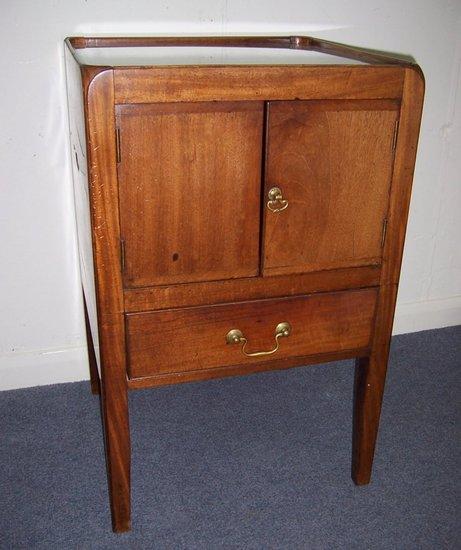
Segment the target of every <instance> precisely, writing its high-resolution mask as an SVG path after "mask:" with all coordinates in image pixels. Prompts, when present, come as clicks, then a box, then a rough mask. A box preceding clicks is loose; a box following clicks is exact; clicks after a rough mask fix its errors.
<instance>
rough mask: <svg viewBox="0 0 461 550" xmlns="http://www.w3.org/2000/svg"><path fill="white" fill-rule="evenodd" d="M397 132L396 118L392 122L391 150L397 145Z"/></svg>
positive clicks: (397, 122) (397, 123)
mask: <svg viewBox="0 0 461 550" xmlns="http://www.w3.org/2000/svg"><path fill="white" fill-rule="evenodd" d="M398 134H399V121H398V120H396V121H395V123H394V135H393V136H392V150H393V151H395V147H396V145H397V136H398Z"/></svg>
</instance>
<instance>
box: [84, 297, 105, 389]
mask: <svg viewBox="0 0 461 550" xmlns="http://www.w3.org/2000/svg"><path fill="white" fill-rule="evenodd" d="M83 308H84V310H85V330H86V343H87V346H88V362H89V364H90V382H91V393H93V394H95V395H98V394H99V393H101V388H100V383H99V372H98V364H97V361H96V353H95V351H94V345H93V337H92V335H91V327H90V318H89V316H88V308H87V306H86V300H85V294H83Z"/></svg>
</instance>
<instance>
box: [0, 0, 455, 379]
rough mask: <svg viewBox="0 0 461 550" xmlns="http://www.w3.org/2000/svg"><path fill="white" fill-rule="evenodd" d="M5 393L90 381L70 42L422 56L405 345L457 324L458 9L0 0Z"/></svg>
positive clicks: (434, 1) (417, 0)
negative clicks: (237, 43)
mask: <svg viewBox="0 0 461 550" xmlns="http://www.w3.org/2000/svg"><path fill="white" fill-rule="evenodd" d="M0 13H1V18H0V46H1V48H0V51H1V60H0V75H1V79H2V81H1V86H0V100H1V101H0V152H1V162H0V185H1V195H0V234H1V241H0V242H1V246H0V266H1V269H0V278H1V279H0V389H7V388H15V387H25V386H31V385H36V384H51V383H54V382H65V381H70V380H79V379H83V378H87V365H86V355H85V343H84V328H83V321H82V309H81V303H80V290H79V288H80V287H79V280H78V268H77V263H76V257H77V256H76V250H75V243H76V240H75V229H74V226H75V222H74V214H73V207H72V200H73V199H72V189H71V181H70V167H69V155H68V150H67V147H68V143H67V118H66V117H67V114H66V99H65V81H64V64H63V44H62V41H63V39H64V37H66V36H69V35H78V34H87V35H91V34H92V33H106V34H117V33H121V34H136V33H138V34H140V33H144V34H164V35H168V34H207V33H210V34H226V33H228V34H238V33H241V34H251V33H256V34H261V33H274V34H303V33H304V34H312V35H314V36H318V37H323V38H327V39H330V40H336V41H338V42H345V43H350V44H354V45H358V46H364V47H369V48H375V49H383V50H388V51H395V52H400V53H404V54H411V55H413V56H414V57H415V58H416V59H417V61H418V62H419V63H420V65H421V66H422V68H423V70H424V73H425V75H426V84H427V88H426V103H425V111H424V118H423V127H422V135H421V140H420V150H419V155H418V162H417V169H416V177H415V187H414V193H413V199H412V205H411V213H410V223H409V230H408V236H407V244H406V248H405V258H404V265H403V272H402V282H401V290H400V294H399V302H398V310H397V317H396V324H395V329H396V332H409V331H414V330H421V329H426V328H434V327H439V326H445V325H449V324H457V323H460V322H461V297H460V295H461V246H460V245H459V239H460V237H461V226H460V220H461V216H460V215H459V212H460V206H461V204H460V202H461V201H460V198H461V197H460V194H461V191H460V189H461V186H460V174H461V161H460V159H461V155H460V151H461V80H460V64H461V2H460V1H459V0H453V1H448V0H431V1H429V0H388V1H386V2H383V1H382V0H368V1H367V2H364V1H363V0H353V1H349V2H342V1H341V0H318V1H316V2H308V1H306V0H285V1H284V2H277V1H273V0H258V1H252V2H249V1H248V0H246V1H242V0H236V1H232V0H196V1H195V2H191V1H190V0H177V1H165V0H164V1H152V0H125V1H120V0H67V1H65V0H40V2H36V1H33V0H0Z"/></svg>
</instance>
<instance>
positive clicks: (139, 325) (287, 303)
mask: <svg viewBox="0 0 461 550" xmlns="http://www.w3.org/2000/svg"><path fill="white" fill-rule="evenodd" d="M375 303H376V290H375V289H366V290H357V291H348V292H338V293H326V294H316V295H311V296H301V297H299V296H298V297H292V298H282V299H274V300H261V301H255V302H242V303H237V304H225V305H215V306H208V307H196V308H187V309H174V310H164V311H159V312H152V313H134V314H128V315H127V316H126V323H127V348H128V356H129V361H128V372H129V376H130V377H131V378H140V377H143V376H152V375H154V374H162V373H172V372H183V371H193V370H202V369H209V368H216V367H223V366H230V365H239V364H241V365H250V364H252V363H260V362H264V361H266V360H270V359H273V358H274V357H275V356H274V357H272V356H266V357H247V356H245V355H244V354H243V353H242V350H241V346H240V345H229V344H226V335H227V333H228V332H229V331H230V330H231V329H239V330H241V331H242V333H243V334H244V336H245V337H246V338H247V339H248V351H249V352H254V351H261V350H262V351H265V350H270V349H272V348H273V347H274V342H275V339H274V330H275V327H276V326H277V325H278V324H279V323H281V322H288V323H290V324H291V326H292V334H290V336H289V337H287V338H283V339H281V340H280V349H279V350H278V351H277V352H276V358H280V359H284V358H287V357H296V356H306V355H316V354H321V353H329V352H335V351H336V352H339V351H344V350H348V349H353V348H363V347H367V346H368V344H369V340H370V335H371V332H372V325H373V320H374V312H375Z"/></svg>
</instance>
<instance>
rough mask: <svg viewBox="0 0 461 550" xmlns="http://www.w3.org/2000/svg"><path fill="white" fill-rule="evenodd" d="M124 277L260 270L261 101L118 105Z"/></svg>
mask: <svg viewBox="0 0 461 550" xmlns="http://www.w3.org/2000/svg"><path fill="white" fill-rule="evenodd" d="M117 117H118V125H119V135H120V163H119V168H118V175H119V187H120V219H121V234H122V238H123V239H124V248H125V253H124V264H125V267H124V285H125V287H128V288H132V287H141V286H150V285H161V284H171V283H182V282H193V281H209V280H219V279H227V278H237V277H249V276H255V275H257V274H258V273H259V226H260V202H259V194H260V186H261V184H260V181H261V143H262V125H263V103H262V102H221V103H215V102H212V103H173V104H151V105H122V106H118V107H117Z"/></svg>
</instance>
